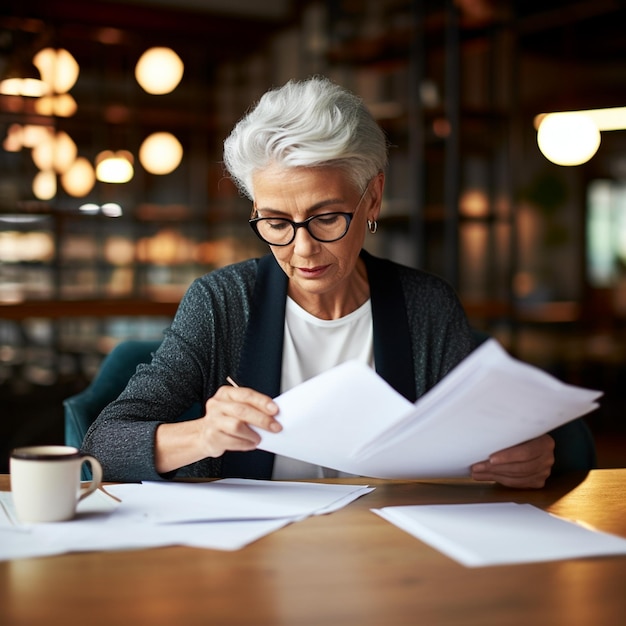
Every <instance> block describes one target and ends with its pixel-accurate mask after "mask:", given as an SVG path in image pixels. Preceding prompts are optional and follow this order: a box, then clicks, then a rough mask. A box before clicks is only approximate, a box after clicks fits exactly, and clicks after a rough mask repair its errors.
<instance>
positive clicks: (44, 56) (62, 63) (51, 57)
mask: <svg viewBox="0 0 626 626" xmlns="http://www.w3.org/2000/svg"><path fill="white" fill-rule="evenodd" d="M33 65H35V67H37V69H38V70H39V72H40V74H41V78H42V80H43V81H44V82H45V83H46V84H47V85H48V86H49V89H50V91H52V92H54V93H57V94H62V93H67V92H68V91H69V90H70V89H71V88H72V87H73V86H74V85H75V84H76V81H77V80H78V74H79V72H80V68H79V66H78V63H77V62H76V59H75V58H74V57H73V56H72V55H71V54H70V53H69V52H68V51H67V50H65V49H63V48H59V49H54V48H43V49H42V50H40V51H39V52H38V53H37V54H36V55H35V56H34V57H33Z"/></svg>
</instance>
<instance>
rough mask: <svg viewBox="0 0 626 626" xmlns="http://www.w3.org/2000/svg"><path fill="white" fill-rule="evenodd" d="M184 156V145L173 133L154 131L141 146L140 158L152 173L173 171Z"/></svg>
mask: <svg viewBox="0 0 626 626" xmlns="http://www.w3.org/2000/svg"><path fill="white" fill-rule="evenodd" d="M182 158H183V147H182V146H181V145H180V141H178V139H176V137H174V135H172V134H171V133H164V132H161V133H153V134H152V135H149V136H148V137H146V139H144V141H143V143H142V144H141V147H140V148H139V160H140V161H141V164H142V165H143V166H144V168H145V169H146V171H148V172H150V173H151V174H169V173H170V172H173V171H174V170H175V169H176V168H177V167H178V166H179V165H180V162H181V159H182Z"/></svg>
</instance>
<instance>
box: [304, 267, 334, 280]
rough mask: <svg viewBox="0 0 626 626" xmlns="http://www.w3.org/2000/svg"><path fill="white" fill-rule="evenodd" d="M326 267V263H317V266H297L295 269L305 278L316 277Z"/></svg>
mask: <svg viewBox="0 0 626 626" xmlns="http://www.w3.org/2000/svg"><path fill="white" fill-rule="evenodd" d="M328 267H329V266H328V265H318V266H317V267H298V268H297V271H298V273H299V274H300V275H301V276H304V277H305V278H317V277H318V276H321V275H322V274H323V273H324V272H325V271H326V269H327V268H328Z"/></svg>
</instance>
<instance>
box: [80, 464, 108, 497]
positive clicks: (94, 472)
mask: <svg viewBox="0 0 626 626" xmlns="http://www.w3.org/2000/svg"><path fill="white" fill-rule="evenodd" d="M81 456H82V462H81V465H82V463H89V465H90V466H91V482H90V483H89V484H88V485H87V486H86V487H83V488H82V489H81V490H80V495H79V496H78V502H80V501H81V500H82V499H83V498H86V497H87V496H88V495H89V494H90V493H93V492H94V491H95V490H96V489H98V487H100V486H101V485H102V465H100V461H98V459H96V458H95V457H93V456H90V455H89V454H83V455H81Z"/></svg>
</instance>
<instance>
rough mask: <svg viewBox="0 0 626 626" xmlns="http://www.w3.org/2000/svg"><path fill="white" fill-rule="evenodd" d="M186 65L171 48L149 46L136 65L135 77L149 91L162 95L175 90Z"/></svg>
mask: <svg viewBox="0 0 626 626" xmlns="http://www.w3.org/2000/svg"><path fill="white" fill-rule="evenodd" d="M184 69H185V66H184V65H183V62H182V61H181V59H180V57H179V56H178V55H177V54H176V53H175V52H174V51H173V50H172V49H171V48H163V47H156V48H149V49H148V50H146V51H145V52H144V53H143V54H142V55H141V57H140V58H139V61H137V65H136V66H135V78H136V79H137V82H138V83H139V84H140V85H141V87H142V88H143V89H144V90H145V91H147V92H148V93H151V94H155V95H161V94H166V93H170V92H172V91H174V89H176V87H177V86H178V83H179V82H180V80H181V78H182V77H183V71H184Z"/></svg>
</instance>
